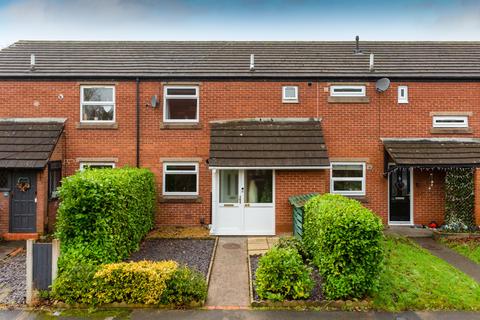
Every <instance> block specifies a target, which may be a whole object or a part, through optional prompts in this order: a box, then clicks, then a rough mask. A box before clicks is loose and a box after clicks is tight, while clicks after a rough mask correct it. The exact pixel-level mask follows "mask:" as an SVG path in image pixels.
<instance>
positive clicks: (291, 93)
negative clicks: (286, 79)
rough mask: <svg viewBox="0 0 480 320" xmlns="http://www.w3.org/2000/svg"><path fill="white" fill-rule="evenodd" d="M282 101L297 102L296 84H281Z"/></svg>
mask: <svg viewBox="0 0 480 320" xmlns="http://www.w3.org/2000/svg"><path fill="white" fill-rule="evenodd" d="M282 102H284V103H296V102H298V87H297V86H283V87H282Z"/></svg>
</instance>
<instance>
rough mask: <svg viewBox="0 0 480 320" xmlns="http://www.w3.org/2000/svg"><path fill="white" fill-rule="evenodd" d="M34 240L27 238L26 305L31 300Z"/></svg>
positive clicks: (29, 303) (30, 302)
mask: <svg viewBox="0 0 480 320" xmlns="http://www.w3.org/2000/svg"><path fill="white" fill-rule="evenodd" d="M34 243H35V240H27V266H26V269H27V275H26V276H27V283H26V285H27V301H26V302H27V305H31V304H32V301H33V244H34Z"/></svg>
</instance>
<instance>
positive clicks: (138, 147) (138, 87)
mask: <svg viewBox="0 0 480 320" xmlns="http://www.w3.org/2000/svg"><path fill="white" fill-rule="evenodd" d="M136 84H137V111H136V115H137V137H136V155H137V168H139V167H140V79H139V78H137V79H136Z"/></svg>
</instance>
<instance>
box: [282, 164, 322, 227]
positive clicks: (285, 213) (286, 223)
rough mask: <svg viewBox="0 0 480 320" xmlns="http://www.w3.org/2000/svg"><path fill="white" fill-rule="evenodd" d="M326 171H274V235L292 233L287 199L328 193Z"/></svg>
mask: <svg viewBox="0 0 480 320" xmlns="http://www.w3.org/2000/svg"><path fill="white" fill-rule="evenodd" d="M328 172H329V171H328V170H319V171H297V170H292V171H286V170H276V171H275V211H276V214H275V224H276V228H275V229H276V233H277V234H278V233H284V232H291V231H292V206H291V205H290V203H289V202H288V198H289V197H290V196H293V195H299V194H305V193H311V192H318V193H325V192H328V188H329V187H328V181H329V179H328V175H329V173H328Z"/></svg>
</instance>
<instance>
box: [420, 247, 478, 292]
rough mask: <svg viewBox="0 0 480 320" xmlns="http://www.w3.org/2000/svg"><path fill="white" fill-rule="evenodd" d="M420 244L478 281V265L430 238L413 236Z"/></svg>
mask: <svg viewBox="0 0 480 320" xmlns="http://www.w3.org/2000/svg"><path fill="white" fill-rule="evenodd" d="M413 240H414V241H415V242H417V243H418V244H419V245H420V246H422V247H423V248H425V249H427V250H428V251H430V252H431V253H432V254H433V255H434V256H437V257H438V258H440V259H443V260H445V261H446V262H448V263H449V264H451V265H452V266H454V267H455V268H457V269H458V270H460V271H462V272H463V273H465V274H467V275H469V276H470V277H472V278H473V279H474V280H475V281H477V282H478V283H480V266H479V265H478V264H476V263H475V262H473V261H472V260H470V259H468V258H466V257H464V256H462V255H461V254H459V253H457V252H455V251H453V250H452V249H450V248H447V247H446V246H444V245H442V244H441V243H438V242H437V241H435V240H433V239H432V238H414V239H413Z"/></svg>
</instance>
